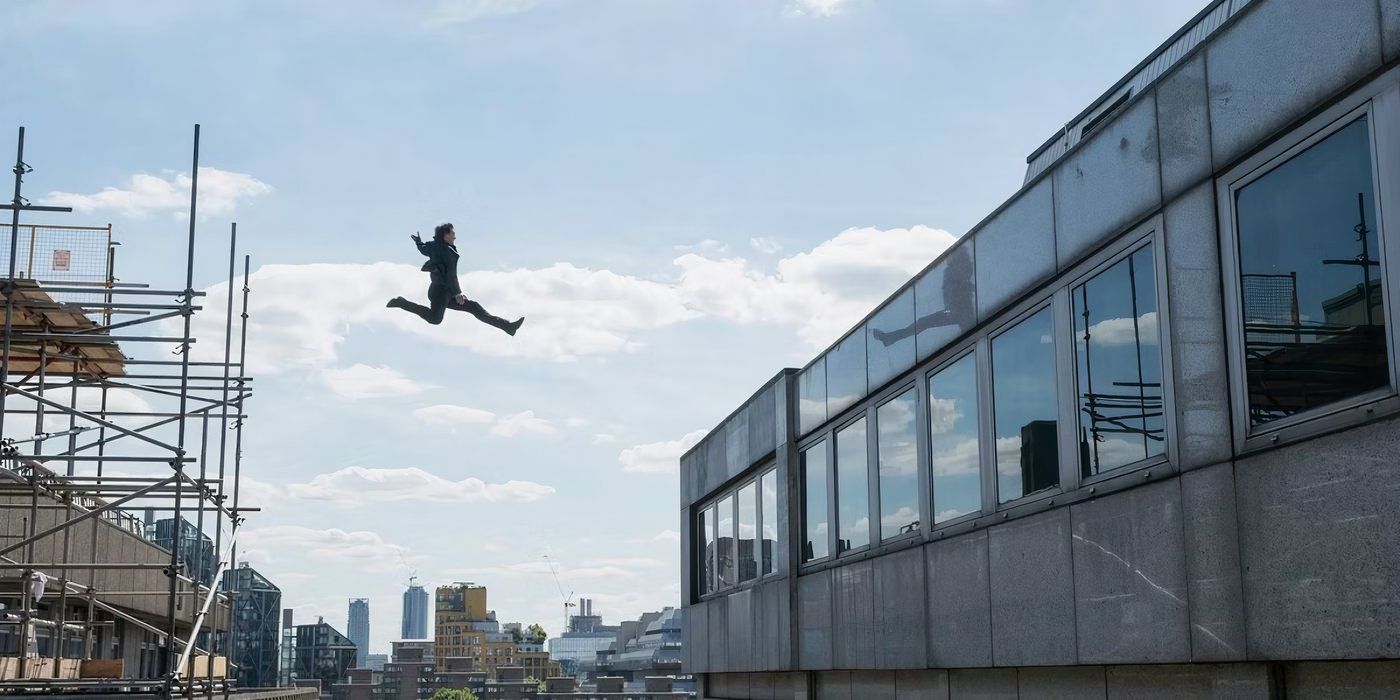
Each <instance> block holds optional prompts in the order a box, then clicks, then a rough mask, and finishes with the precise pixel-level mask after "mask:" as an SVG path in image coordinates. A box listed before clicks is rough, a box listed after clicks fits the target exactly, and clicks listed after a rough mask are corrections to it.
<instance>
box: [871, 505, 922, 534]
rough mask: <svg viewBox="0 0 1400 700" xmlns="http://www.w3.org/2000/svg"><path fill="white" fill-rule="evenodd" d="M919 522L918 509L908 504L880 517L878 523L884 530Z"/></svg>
mask: <svg viewBox="0 0 1400 700" xmlns="http://www.w3.org/2000/svg"><path fill="white" fill-rule="evenodd" d="M918 522H919V511H918V510H917V509H915V508H910V507H909V506H903V507H901V508H900V509H899V510H897V511H895V512H893V513H890V514H889V515H885V516H882V517H881V518H880V525H881V526H882V527H883V528H884V529H885V530H886V531H889V530H898V529H900V528H903V527H905V526H906V525H910V524H917V523H918Z"/></svg>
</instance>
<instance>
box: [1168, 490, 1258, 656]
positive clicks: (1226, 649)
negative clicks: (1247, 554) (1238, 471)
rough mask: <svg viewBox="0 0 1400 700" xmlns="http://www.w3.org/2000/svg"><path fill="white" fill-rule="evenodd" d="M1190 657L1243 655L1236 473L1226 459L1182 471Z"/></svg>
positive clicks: (1244, 651) (1242, 594)
mask: <svg viewBox="0 0 1400 700" xmlns="http://www.w3.org/2000/svg"><path fill="white" fill-rule="evenodd" d="M1181 511H1182V516H1183V519H1184V521H1185V523H1186V581H1187V591H1188V594H1189V595H1188V596H1187V597H1188V600H1189V601H1190V603H1191V656H1192V660H1193V661H1243V660H1244V659H1245V658H1246V655H1247V650H1246V648H1245V632H1244V591H1243V590H1242V588H1241V582H1240V542H1239V529H1238V527H1236V521H1235V474H1234V468H1233V465H1231V464H1229V463H1226V464H1220V465H1216V466H1214V467H1207V468H1205V469H1199V470H1196V471H1192V472H1187V473H1186V474H1183V475H1182V476H1181Z"/></svg>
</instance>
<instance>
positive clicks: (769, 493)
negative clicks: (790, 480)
mask: <svg viewBox="0 0 1400 700" xmlns="http://www.w3.org/2000/svg"><path fill="white" fill-rule="evenodd" d="M758 493H759V500H760V501H762V504H763V505H762V509H761V511H760V517H759V522H761V523H762V524H763V535H762V544H761V547H762V549H763V551H762V552H761V553H760V554H759V558H760V563H759V567H760V568H759V575H760V576H767V575H768V574H771V573H773V550H774V548H775V547H777V546H778V470H777V469H769V470H768V473H766V474H764V475H763V477H762V478H760V479H759V484H758Z"/></svg>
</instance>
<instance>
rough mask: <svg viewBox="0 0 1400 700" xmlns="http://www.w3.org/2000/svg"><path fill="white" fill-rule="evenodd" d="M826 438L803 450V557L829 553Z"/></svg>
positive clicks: (807, 559) (821, 557) (808, 557)
mask: <svg viewBox="0 0 1400 700" xmlns="http://www.w3.org/2000/svg"><path fill="white" fill-rule="evenodd" d="M826 473H827V466H826V441H825V440H823V441H821V442H819V443H817V444H815V445H813V446H811V447H809V448H807V451H805V452H803V453H802V561H804V562H808V561H812V560H814V559H823V558H825V557H827V556H828V555H830V554H831V549H830V545H829V544H828V542H829V540H830V538H831V532H830V530H829V529H828V528H827V522H826V505H827V500H826V499H827V496H826Z"/></svg>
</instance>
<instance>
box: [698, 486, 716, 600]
mask: <svg viewBox="0 0 1400 700" xmlns="http://www.w3.org/2000/svg"><path fill="white" fill-rule="evenodd" d="M700 557H701V562H700V591H701V593H702V594H704V593H709V592H710V591H713V590H714V589H715V507H714V506H710V507H709V508H706V509H705V510H704V511H703V512H701V513H700Z"/></svg>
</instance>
